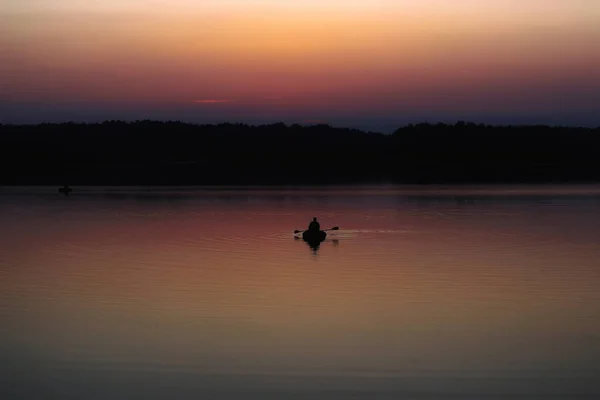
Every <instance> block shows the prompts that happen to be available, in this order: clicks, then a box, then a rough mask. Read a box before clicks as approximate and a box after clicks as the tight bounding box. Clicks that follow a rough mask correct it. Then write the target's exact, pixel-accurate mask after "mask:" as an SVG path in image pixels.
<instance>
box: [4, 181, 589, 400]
mask: <svg viewBox="0 0 600 400" xmlns="http://www.w3.org/2000/svg"><path fill="white" fill-rule="evenodd" d="M447 190H449V189H447V188H438V189H437V190H435V187H433V189H427V190H426V191H424V192H420V193H418V191H417V189H415V188H409V189H407V190H406V191H404V192H403V189H402V188H401V187H391V188H390V187H383V188H378V187H375V188H373V187H368V188H367V187H365V188H358V189H354V190H352V191H350V190H346V189H344V190H342V191H340V190H337V191H332V190H327V189H322V190H321V191H319V190H317V189H314V188H313V189H310V190H300V189H297V190H292V189H285V190H281V189H277V190H266V189H253V190H251V191H245V190H241V189H239V188H238V189H236V190H217V189H215V188H212V189H210V190H209V191H203V190H197V189H190V188H183V189H182V188H175V189H173V188H171V189H168V190H165V191H160V190H156V188H155V190H153V191H152V190H148V189H145V190H134V189H123V188H121V189H117V188H112V189H111V188H102V189H93V188H87V189H86V190H81V191H75V192H74V193H73V195H71V196H69V197H68V198H67V197H60V196H58V195H55V193H54V191H53V190H48V191H46V192H45V191H44V188H24V189H23V188H22V189H16V188H12V189H7V188H4V189H3V192H1V193H0V207H1V208H0V321H1V324H0V335H1V338H2V340H1V341H0V363H2V365H3V366H4V368H5V369H6V373H5V374H3V378H0V395H2V398H19V397H22V396H29V397H30V398H48V396H50V397H53V396H55V397H57V398H61V399H65V398H73V399H75V398H83V397H85V398H98V399H105V398H106V399H108V398H157V399H159V398H160V399H162V398H199V397H205V396H207V397H209V398H248V397H250V398H290V397H292V398H327V399H330V398H365V399H366V398H374V397H376V398H395V399H397V398H407V399H408V398H414V399H438V398H439V399H445V398H448V397H449V396H456V397H455V398H490V397H494V396H507V395H510V396H511V398H523V399H534V398H544V399H545V398H551V397H552V396H556V398H564V397H565V396H577V395H579V396H581V398H590V399H591V398H596V397H597V396H598V395H599V394H600V387H599V386H598V384H597V383H595V380H594V378H595V377H596V376H598V373H599V372H600V371H599V368H598V365H599V362H600V322H599V320H598V318H597V316H598V315H600V295H599V294H598V293H600V291H599V284H600V268H599V263H598V260H600V247H599V246H597V238H598V237H600V193H598V192H597V189H596V188H594V187H579V188H578V189H577V190H574V189H572V188H566V189H565V190H563V191H561V190H560V188H556V187H555V188H554V189H553V191H546V192H544V191H542V190H539V189H537V188H535V187H532V188H530V187H524V188H523V192H522V193H521V194H517V195H515V192H514V189H510V190H511V191H512V192H506V193H503V192H502V190H501V189H499V188H497V187H495V188H493V190H492V189H489V190H487V191H486V190H484V189H481V188H478V189H476V190H474V191H466V192H465V191H462V192H461V193H459V194H457V193H454V194H453V195H446V194H444V195H440V194H439V193H440V192H442V191H447ZM507 190H508V189H507ZM332 192H335V193H332ZM482 192H486V194H485V195H484V196H481V195H480V194H481V193H482ZM509 193H511V194H510V195H508V194H509ZM532 193H536V194H534V195H532ZM313 216H317V217H319V219H320V222H321V225H322V227H323V228H329V227H332V226H340V228H341V229H340V230H339V231H331V232H329V235H328V238H327V240H326V241H325V242H323V243H321V245H320V248H319V250H318V251H317V252H314V251H312V250H311V249H310V248H309V246H308V245H307V244H306V243H304V242H303V241H302V240H294V237H293V230H294V229H305V227H306V225H307V224H308V222H309V221H310V219H311V218H312V217H313ZM90 393H93V395H90ZM352 396H354V397H352Z"/></svg>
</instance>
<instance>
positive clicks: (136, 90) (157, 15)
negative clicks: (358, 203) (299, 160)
mask: <svg viewBox="0 0 600 400" xmlns="http://www.w3.org/2000/svg"><path fill="white" fill-rule="evenodd" d="M0 59H1V60H2V62H0V123H37V122H42V121H46V122H61V121H89V122H92V121H102V120H105V119H124V120H134V119H146V118H148V119H160V120H162V119H179V120H183V121H189V122H199V123H219V122H246V123H253V124H254V123H272V122H279V121H283V122H286V123H307V122H309V121H322V122H326V123H330V124H332V125H336V126H349V127H356V128H361V129H373V130H378V131H383V132H391V131H393V129H395V128H397V127H399V126H401V125H404V124H407V123H418V122H423V121H430V122H437V121H444V122H455V121H456V120H459V119H462V120H469V121H474V122H484V123H494V124H495V123H545V124H565V125H584V126H600V3H598V2H596V1H593V0H570V1H566V0H525V1H523V0H498V1H493V2H490V1H481V0H429V1H423V0H368V1H367V0H318V1H317V0H302V1H295V0H174V1H166V0H119V1H117V0H103V1H80V0H3V1H2V6H1V7H0Z"/></svg>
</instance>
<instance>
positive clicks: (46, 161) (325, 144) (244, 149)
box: [0, 121, 600, 186]
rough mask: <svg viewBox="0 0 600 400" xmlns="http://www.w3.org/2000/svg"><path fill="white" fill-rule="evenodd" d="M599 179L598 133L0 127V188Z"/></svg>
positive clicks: (422, 127) (468, 128)
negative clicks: (11, 186) (29, 186)
mask: <svg viewBox="0 0 600 400" xmlns="http://www.w3.org/2000/svg"><path fill="white" fill-rule="evenodd" d="M595 182H600V128H596V129H590V128H571V127H550V126H489V125H483V124H474V123H463V122H458V123H456V124H454V125H446V124H435V125H433V124H418V125H409V126H405V127H402V128H400V129H398V130H396V132H394V134H391V135H386V134H381V133H373V132H363V131H359V130H354V129H344V128H333V127H330V126H328V125H314V126H299V125H291V126H288V125H285V124H282V123H279V124H272V125H261V126H249V125H244V124H221V125H194V124H186V123H181V122H157V121H137V122H131V123H128V122H122V121H107V122H104V123H100V124H76V123H65V124H39V125H0V185H57V186H62V185H65V184H68V185H71V186H75V185H136V186H144V185H166V186H169V185H310V184H315V185H318V184H355V183H357V184H373V183H399V184H419V185H421V184H471V183H494V184H495V183H498V184H513V183H595Z"/></svg>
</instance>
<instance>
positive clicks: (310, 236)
mask: <svg viewBox="0 0 600 400" xmlns="http://www.w3.org/2000/svg"><path fill="white" fill-rule="evenodd" d="M326 237H327V233H325V232H323V231H304V232H302V239H304V240H305V241H307V242H309V243H320V242H322V241H323V240H325V238H326Z"/></svg>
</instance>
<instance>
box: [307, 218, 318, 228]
mask: <svg viewBox="0 0 600 400" xmlns="http://www.w3.org/2000/svg"><path fill="white" fill-rule="evenodd" d="M308 230H309V231H320V230H321V224H319V223H318V222H317V217H314V218H313V220H312V221H311V222H310V224H308Z"/></svg>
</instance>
